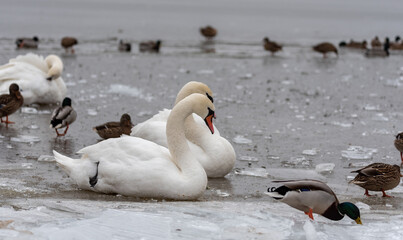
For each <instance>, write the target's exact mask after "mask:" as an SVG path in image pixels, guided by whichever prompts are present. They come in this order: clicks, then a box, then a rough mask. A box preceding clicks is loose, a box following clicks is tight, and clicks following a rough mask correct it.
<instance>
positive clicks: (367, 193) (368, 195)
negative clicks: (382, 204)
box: [364, 189, 373, 197]
mask: <svg viewBox="0 0 403 240" xmlns="http://www.w3.org/2000/svg"><path fill="white" fill-rule="evenodd" d="M364 195H365V196H367V197H372V196H373V195H370V194H369V192H368V190H367V189H365V193H364Z"/></svg>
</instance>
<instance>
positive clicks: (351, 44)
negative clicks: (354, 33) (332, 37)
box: [339, 39, 367, 49]
mask: <svg viewBox="0 0 403 240" xmlns="http://www.w3.org/2000/svg"><path fill="white" fill-rule="evenodd" d="M339 47H347V48H354V49H367V41H366V40H364V41H362V42H356V41H354V40H353V39H351V40H350V42H349V43H346V42H344V41H343V42H340V43H339Z"/></svg>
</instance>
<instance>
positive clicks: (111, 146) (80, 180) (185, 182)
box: [53, 94, 215, 200]
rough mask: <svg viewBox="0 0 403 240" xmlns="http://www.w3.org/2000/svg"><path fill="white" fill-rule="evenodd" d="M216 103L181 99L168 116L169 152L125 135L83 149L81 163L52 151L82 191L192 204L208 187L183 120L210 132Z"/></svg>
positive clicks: (199, 96)
mask: <svg viewBox="0 0 403 240" xmlns="http://www.w3.org/2000/svg"><path fill="white" fill-rule="evenodd" d="M214 110H215V108H214V105H213V103H212V102H211V101H210V99H208V98H207V96H206V95H202V94H192V95H190V96H188V97H186V98H185V99H183V100H182V101H180V102H179V103H178V104H177V105H175V106H174V108H173V109H172V111H171V114H170V115H169V117H168V121H167V127H166V135H167V139H168V148H165V147H162V146H160V145H158V144H155V143H153V142H150V141H147V140H144V139H142V138H137V137H130V136H125V135H123V136H122V137H120V138H110V139H107V140H105V141H102V142H99V143H97V144H95V145H91V146H88V147H85V148H83V149H81V150H80V151H79V152H78V153H80V154H82V157H81V159H71V158H69V157H66V156H63V155H61V154H59V153H57V152H56V151H53V153H54V155H55V158H56V161H57V163H58V164H59V166H61V168H62V169H63V170H64V171H65V172H66V173H67V174H68V175H69V176H70V177H71V178H72V179H73V180H74V181H75V182H76V183H77V185H78V186H79V187H80V188H81V189H86V190H92V191H95V192H102V193H117V194H122V195H126V196H136V197H146V198H163V199H174V200H194V199H197V198H198V197H200V196H201V195H202V194H203V193H204V191H205V189H206V186H207V176H206V172H205V171H204V169H203V167H202V166H201V165H200V163H199V162H198V161H197V159H196V158H195V155H194V154H193V153H192V152H190V149H189V146H188V143H187V141H186V138H185V129H184V125H185V121H186V119H187V117H188V116H190V115H191V114H192V113H195V114H197V115H198V116H200V117H201V118H202V119H204V120H203V121H204V122H205V124H206V125H207V127H208V128H209V129H210V134H213V133H214V128H213V123H212V119H213V117H214Z"/></svg>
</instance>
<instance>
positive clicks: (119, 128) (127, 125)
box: [93, 113, 134, 139]
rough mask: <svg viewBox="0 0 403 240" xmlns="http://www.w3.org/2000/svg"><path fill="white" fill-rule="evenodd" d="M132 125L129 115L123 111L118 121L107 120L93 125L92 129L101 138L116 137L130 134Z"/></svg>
mask: <svg viewBox="0 0 403 240" xmlns="http://www.w3.org/2000/svg"><path fill="white" fill-rule="evenodd" d="M132 127H134V125H133V123H132V122H131V118H130V115H129V114H127V113H125V114H123V115H122V117H121V118H120V122H107V123H104V124H102V125H99V126H96V127H94V128H93V129H94V131H95V132H96V133H98V135H99V136H100V137H101V138H103V139H108V138H118V137H120V136H122V134H126V135H130V133H131V131H132Z"/></svg>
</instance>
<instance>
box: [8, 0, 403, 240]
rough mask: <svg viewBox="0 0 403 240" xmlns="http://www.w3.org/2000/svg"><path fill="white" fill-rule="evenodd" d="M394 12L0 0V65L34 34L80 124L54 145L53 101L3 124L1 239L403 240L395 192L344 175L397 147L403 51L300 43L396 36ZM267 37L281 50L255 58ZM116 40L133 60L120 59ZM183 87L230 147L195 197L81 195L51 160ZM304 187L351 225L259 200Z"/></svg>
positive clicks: (366, 6) (326, 6)
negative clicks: (231, 164) (289, 186)
mask: <svg viewBox="0 0 403 240" xmlns="http://www.w3.org/2000/svg"><path fill="white" fill-rule="evenodd" d="M100 2H101V3H100ZM402 12H403V4H401V3H400V1H397V0H396V1H387V4H385V3H383V2H379V1H363V0H359V1H337V2H334V1H319V0H309V1H304V3H302V2H301V3H300V1H287V2H286V3H284V2H283V1H263V0H255V1H241V0H236V1H225V0H222V1H181V0H174V1H157V0H154V1H136V2H134V3H132V2H131V1H124V0H119V1H105V0H104V1H92V0H85V1H78V0H77V1H76V0H71V1H50V0H40V1H35V2H34V1H18V3H16V1H12V0H5V1H2V7H1V8H0V32H1V35H0V64H4V63H6V62H8V60H9V59H10V58H13V57H16V56H17V55H19V54H25V53H27V52H28V51H25V50H19V51H17V50H15V49H14V47H15V45H14V40H15V37H17V36H18V37H19V36H33V35H38V36H39V37H40V40H41V43H40V47H39V49H38V50H36V51H35V53H37V54H42V55H48V54H58V55H59V56H61V57H62V60H63V62H64V64H65V67H64V72H63V78H64V80H65V82H66V85H67V87H68V96H69V97H71V98H72V99H73V107H74V108H75V109H76V111H77V112H78V118H77V121H76V122H75V123H74V124H73V125H71V127H70V129H69V132H68V134H67V136H66V137H60V138H56V134H55V132H54V131H51V130H50V129H49V118H50V113H51V110H52V109H53V108H54V107H55V106H38V105H32V106H29V107H24V108H22V109H21V110H20V111H18V112H17V113H15V114H13V115H11V117H10V119H11V121H15V122H16V124H14V125H10V126H9V127H7V128H6V127H5V126H4V125H3V124H2V125H0V180H1V181H0V197H1V198H0V199H1V200H0V239H402V238H403V225H402V222H403V201H402V200H403V186H402V184H400V185H399V186H398V187H397V188H395V189H394V190H392V191H389V192H390V194H391V195H393V196H394V198H392V199H383V198H381V197H380V196H381V194H380V193H377V196H376V197H372V198H367V197H365V196H364V195H363V193H364V190H363V189H361V188H359V187H358V186H355V185H349V184H348V181H349V180H351V179H352V177H353V176H354V175H353V174H352V173H350V172H351V171H353V170H355V169H357V168H360V167H363V166H365V165H367V164H369V163H373V162H385V163H389V164H399V163H400V156H399V152H398V151H397V150H396V149H395V147H394V146H393V140H394V138H395V135H396V134H397V133H398V132H401V131H402V130H403V126H402V124H403V122H402V119H403V108H402V98H401V93H402V90H403V61H402V59H403V54H401V53H398V52H392V54H391V56H390V57H389V58H386V59H382V58H378V59H376V58H374V59H367V58H365V57H364V55H363V52H359V51H346V50H341V51H340V56H339V57H338V58H336V57H334V56H330V57H329V58H327V59H323V58H322V56H321V55H319V54H317V53H314V52H312V51H311V49H310V46H311V45H313V44H314V43H317V42H320V41H325V40H326V41H331V42H333V43H335V44H337V43H338V42H339V41H341V40H349V39H350V38H354V39H356V40H362V39H367V41H368V40H370V39H371V38H372V37H373V36H375V35H379V36H380V37H381V38H382V39H383V38H384V37H385V36H389V37H390V38H393V37H394V36H395V35H397V34H402V32H399V31H401V22H402V21H403V15H402V14H401V13H402ZM31 16H34V17H33V18H31ZM27 21H28V22H29V23H30V24H27ZM84 23H85V24H84ZM206 24H212V25H214V26H216V27H217V28H218V31H219V34H218V37H217V39H216V40H215V41H214V42H212V43H211V42H209V43H206V42H204V40H203V39H202V37H201V36H200V35H199V33H198V28H199V27H200V26H202V25H206ZM65 35H74V36H76V37H77V38H78V39H79V43H80V44H79V45H78V46H77V47H76V55H75V56H71V55H66V54H64V51H63V50H62V49H61V48H60V45H59V41H60V38H61V37H63V36H65ZM266 35H267V36H269V37H270V38H272V39H273V40H276V41H278V42H280V43H284V45H285V47H284V50H283V51H282V52H279V53H278V54H276V56H274V57H272V56H270V54H268V53H267V52H264V51H263V50H262V46H261V39H263V37H264V36H266ZM121 38H123V39H126V40H129V41H131V42H132V43H133V48H134V51H133V52H132V53H119V52H117V42H118V39H121ZM156 38H161V39H162V40H163V44H162V49H161V53H160V54H158V55H154V54H140V53H138V51H137V44H138V42H140V41H142V40H149V39H156ZM206 45H207V47H208V48H209V49H211V48H213V49H215V53H204V52H203V50H204V49H205V48H206ZM188 81H201V82H204V83H206V84H207V85H209V86H210V88H211V89H212V90H213V93H214V99H215V101H214V103H215V106H216V115H217V119H216V120H215V124H216V126H217V128H218V129H219V130H220V133H221V135H222V136H224V137H226V138H227V139H228V140H229V141H230V142H231V143H232V144H233V146H234V148H235V151H236V153H237V162H236V164H235V168H234V170H233V171H232V172H231V173H230V174H229V175H228V176H226V177H225V178H224V179H211V180H209V183H208V189H207V190H206V192H205V194H204V195H203V196H202V197H201V198H200V199H199V201H196V202H170V201H161V200H154V199H137V198H131V197H125V196H120V195H103V194H97V193H93V192H88V191H82V190H79V189H77V187H76V186H75V185H74V183H73V181H72V180H71V179H69V178H68V177H67V175H66V174H64V173H63V172H62V171H61V169H59V168H58V167H57V166H56V164H55V162H54V159H53V157H52V150H53V149H55V150H56V151H58V152H60V153H62V154H65V155H68V156H70V157H76V158H77V157H79V155H77V154H76V152H77V151H78V150H79V149H81V148H83V147H84V146H88V145H91V144H95V143H97V142H98V141H99V137H98V135H97V134H96V133H95V132H93V131H92V130H91V129H92V127H94V126H96V125H98V124H101V123H104V122H107V121H112V120H113V121H116V120H118V119H119V118H120V116H121V114H122V113H124V112H127V113H129V114H130V115H131V117H132V121H133V123H134V124H136V123H139V122H142V121H144V120H146V119H148V118H149V117H151V116H152V115H153V114H155V113H157V112H158V110H161V109H163V108H171V107H172V104H173V103H174V101H175V97H176V94H177V92H178V91H179V89H180V88H181V87H182V86H183V85H184V84H185V83H186V82H188ZM302 178H313V179H318V180H321V181H324V182H326V183H327V184H328V185H329V186H330V187H331V188H332V189H333V190H334V191H335V193H336V194H337V196H338V197H339V200H340V201H341V202H343V201H351V202H354V203H357V206H359V208H360V210H361V215H362V216H361V219H362V221H363V225H362V226H358V225H356V224H355V223H354V221H352V220H351V219H349V218H347V217H346V218H345V219H343V220H341V221H339V222H333V221H330V220H328V219H325V218H323V217H321V216H318V215H315V222H311V221H310V220H308V218H307V216H305V214H303V213H302V212H299V211H297V210H295V209H293V208H291V207H289V206H288V205H286V204H283V203H281V202H277V201H275V200H273V199H272V198H270V197H268V196H267V195H265V192H266V190H267V188H268V187H273V186H276V185H275V184H274V183H272V181H273V180H284V179H302ZM385 229H387V231H385Z"/></svg>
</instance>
